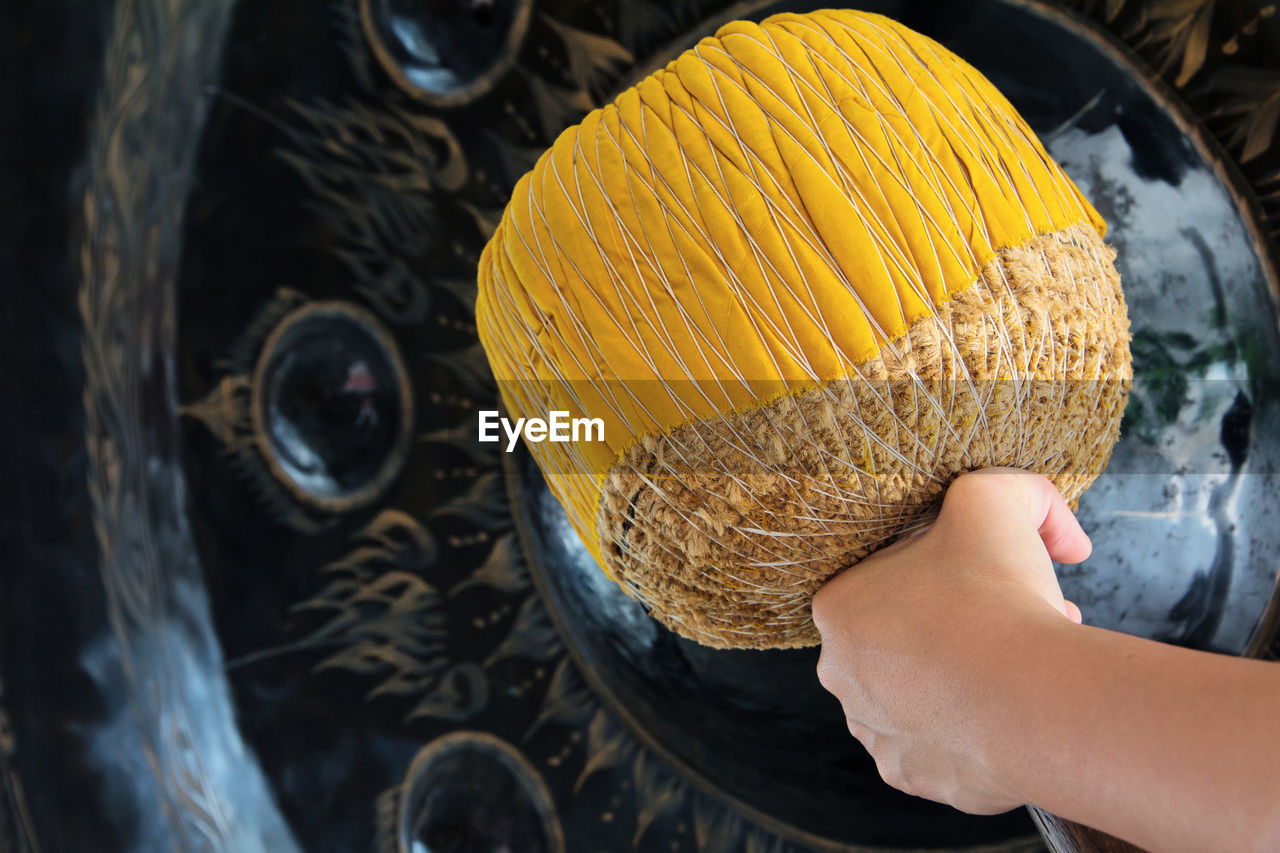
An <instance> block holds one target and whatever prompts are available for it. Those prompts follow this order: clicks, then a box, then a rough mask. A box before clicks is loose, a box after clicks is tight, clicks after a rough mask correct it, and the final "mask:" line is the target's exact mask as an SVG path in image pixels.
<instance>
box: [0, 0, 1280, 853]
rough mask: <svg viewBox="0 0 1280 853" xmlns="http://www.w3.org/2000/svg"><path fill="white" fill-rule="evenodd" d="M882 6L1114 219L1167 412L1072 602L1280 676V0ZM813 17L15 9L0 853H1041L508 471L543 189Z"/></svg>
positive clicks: (0, 160)
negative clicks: (662, 599)
mask: <svg viewBox="0 0 1280 853" xmlns="http://www.w3.org/2000/svg"><path fill="white" fill-rule="evenodd" d="M862 5H863V6H864V7H865V8H868V9H872V10H877V11H883V12H886V13H888V14H891V15H895V16H897V17H899V18H901V19H902V20H903V21H905V22H906V23H907V24H909V25H910V26H913V27H916V28H917V29H920V30H922V31H924V32H926V33H929V34H932V35H934V36H936V37H938V38H939V39H941V40H942V41H943V42H945V43H946V44H948V45H949V46H950V47H952V48H953V49H955V50H956V51H957V52H959V53H960V54H961V55H962V56H964V57H966V58H968V59H969V60H971V61H972V62H974V63H975V64H976V65H977V66H978V67H979V68H981V69H982V70H984V71H985V72H987V73H988V74H989V75H990V76H991V77H992V78H993V80H995V82H996V84H997V85H998V86H1000V87H1001V88H1002V89H1003V90H1004V91H1005V92H1006V93H1007V94H1008V95H1009V96H1010V98H1011V99H1012V100H1013V101H1014V102H1015V104H1016V105H1017V106H1018V107H1019V108H1020V109H1021V110H1022V111H1023V113H1024V115H1025V116H1026V117H1027V118H1028V120H1029V121H1030V122H1031V124H1032V125H1033V126H1034V127H1035V128H1036V129H1037V131H1038V132H1040V133H1041V134H1042V135H1043V137H1044V138H1045V139H1046V141H1047V143H1048V145H1049V147H1050V149H1051V151H1052V152H1053V153H1054V154H1055V156H1057V157H1058V158H1060V159H1061V160H1062V162H1063V163H1064V164H1065V165H1066V167H1067V169H1068V171H1069V172H1070V173H1071V174H1072V175H1073V176H1074V177H1075V179H1076V180H1077V181H1078V182H1079V183H1080V185H1081V187H1082V188H1083V189H1084V190H1085V192H1086V193H1087V194H1089V196H1090V197H1091V198H1092V199H1093V200H1094V202H1095V203H1096V204H1097V206H1098V207H1099V209H1100V210H1101V211H1102V212H1103V214H1104V215H1105V216H1106V217H1107V218H1108V220H1109V221H1110V223H1111V225H1112V234H1111V237H1112V240H1113V241H1114V242H1115V243H1116V244H1117V246H1118V247H1119V249H1120V259H1119V264H1120V267H1121V272H1122V274H1123V276H1124V282H1125V289H1126V296H1127V297H1128V300H1129V305H1130V311H1131V315H1132V319H1133V323H1134V330H1135V333H1136V337H1135V343H1134V356H1135V365H1136V367H1137V369H1138V373H1139V377H1138V385H1137V388H1136V389H1135V392H1134V397H1133V403H1132V404H1131V406H1130V411H1129V415H1128V418H1127V420H1126V423H1125V432H1124V439H1123V441H1122V444H1121V447H1120V448H1119V449H1118V451H1117V453H1116V456H1115V458H1114V460H1113V462H1112V466H1111V468H1110V469H1109V470H1108V472H1107V474H1106V475H1105V476H1104V477H1103V478H1102V479H1101V480H1100V481H1099V483H1098V484H1097V485H1096V486H1095V487H1094V489H1093V490H1092V491H1091V492H1090V493H1089V494H1088V495H1086V496H1085V498H1084V500H1083V501H1082V502H1081V517H1082V519H1083V520H1084V522H1085V525H1086V527H1087V528H1088V529H1089V530H1090V532H1091V533H1092V534H1093V536H1094V541H1095V556H1094V557H1093V558H1092V559H1091V560H1090V561H1089V562H1088V563H1086V564H1084V565H1083V566H1080V567H1073V568H1071V569H1069V570H1064V571H1063V573H1062V582H1063V585H1064V587H1065V588H1066V591H1067V593H1068V595H1070V596H1071V597H1072V598H1074V599H1075V600H1076V601H1078V602H1080V603H1081V605H1082V607H1083V608H1084V611H1085V614H1086V618H1087V619H1089V620H1090V621H1092V622H1094V623H1095V624H1100V625H1106V626H1109V627H1114V628H1118V629H1120V630H1125V631H1132V632H1134V633H1138V634H1143V635H1146V636H1152V637H1156V638H1159V639H1163V640H1166V641H1170V642H1176V643H1183V644H1186V645H1191V646H1195V647H1199V648H1209V649H1214V650H1218V651H1223V652H1228V653H1241V652H1245V653H1249V654H1257V653H1262V652H1264V651H1265V652H1266V653H1267V654H1268V655H1269V656H1271V657H1275V656H1277V652H1278V651H1280V646H1277V645H1276V644H1274V643H1273V644H1271V645H1270V646H1269V647H1267V643H1268V639H1269V637H1270V636H1271V635H1272V634H1273V633H1274V631H1273V629H1274V625H1273V624H1272V622H1273V619H1270V618H1268V617H1266V616H1265V615H1264V614H1265V608H1266V603H1267V601H1268V600H1269V599H1271V600H1272V601H1273V603H1274V599H1272V598H1271V596H1272V591H1273V588H1274V567H1275V563H1276V555H1277V548H1276V545H1277V542H1276V539H1277V536H1278V534H1277V532H1276V531H1277V527H1278V525H1277V524H1276V522H1275V519H1274V514H1275V503H1276V502H1275V499H1274V478H1275V454H1276V452H1277V450H1276V447H1277V442H1276V440H1275V436H1276V435H1277V432H1276V411H1275V408H1276V394H1275V393H1274V369H1275V366H1276V365H1277V364H1278V363H1280V362H1278V361H1277V355H1278V354H1280V353H1278V352H1277V341H1276V328H1277V313H1276V307H1275V300H1274V294H1275V292H1276V291H1275V286H1274V271H1273V262H1274V258H1275V257H1276V255H1275V252H1274V244H1273V243H1270V242H1268V238H1267V235H1266V234H1265V233H1264V232H1268V231H1269V232H1270V233H1271V235H1272V236H1274V234H1275V233H1277V231H1278V230H1280V143H1278V142H1277V125H1278V124H1280V111H1278V110H1276V109H1275V105H1276V104H1277V103H1280V49H1277V47H1278V46H1280V15H1277V14H1276V13H1275V9H1274V4H1272V3H1270V2H1265V0H1185V2H1178V3H1168V2H1165V0H1106V2H1103V0H1063V2H1054V3H1045V4H1041V3H1031V2H1022V0H911V2H908V0H901V2H868V3H866V4H862ZM813 7H814V4H810V5H808V6H806V5H804V4H802V3H790V4H778V3H757V2H737V3H734V2H729V0H670V2H665V0H664V2H658V0H423V2H412V0H326V2H323V3H319V2H314V0H274V1H273V2H271V3H260V2H234V0H104V1H103V2H96V3H84V2H77V0H42V2H40V3H26V4H23V3H13V4H0V45H3V47H4V48H5V49H4V51H3V52H0V63H2V64H3V68H4V73H5V79H6V81H10V85H8V86H5V87H0V121H2V122H3V126H4V127H5V131H6V132H5V133H4V134H2V135H0V190H3V195H2V197H3V198H4V199H5V203H6V214H5V216H4V217H0V364H3V366H4V369H3V370H0V444H3V448H4V449H3V451H0V853H38V852H39V851H63V850H68V851H81V850H93V851H139V853H150V851H153V850H165V851H171V850H177V851H220V852H221V851H227V853H257V851H269V853H290V851H304V850H305V851H308V853H310V851H320V853H347V851H377V853H426V851H430V853H444V851H450V853H459V851H486V853H489V851H496V850H504V849H505V850H511V851H531V853H532V851H548V853H578V851H588V853H625V851H629V850H634V851H644V853H648V852H649V851H658V852H659V853H667V851H669V852H670V853H694V851H697V853H798V851H806V850H864V849H868V845H879V847H878V848H876V849H882V848H884V847H890V848H892V847H902V846H907V847H911V848H914V849H918V848H920V847H925V848H937V849H957V848H969V849H972V848H973V847H974V846H975V845H980V848H979V849H982V850H998V851H1003V853H1011V851H1022V850H1032V849H1038V841H1037V839H1036V837H1035V836H1034V834H1033V832H1032V828H1031V825H1030V822H1029V821H1028V820H1027V819H1026V817H1025V816H1024V815H1023V814H1021V813H1013V814H1010V815H1006V816H1001V817H996V818H970V817H965V816H962V815H959V814H957V813H954V812H952V811H950V810H948V809H945V808H941V807H936V806H931V805H929V804H927V803H924V802H922V801H918V800H913V799H911V798H907V797H904V796H901V795H898V794H895V793H893V792H892V791H890V790H889V789H887V788H886V787H885V786H883V785H882V784H880V783H879V782H878V781H877V780H876V778H875V775H874V772H873V768H872V767H871V765H870V762H869V761H868V760H867V758H866V756H865V755H863V754H862V753H861V752H860V751H859V750H858V749H857V747H856V744H855V743H854V742H853V741H852V740H851V739H850V738H849V737H848V735H847V733H846V732H845V731H844V730H843V727H842V726H841V725H840V722H839V719H840V718H839V710H838V708H837V706H836V704H835V703H834V701H833V700H832V699H830V698H829V697H828V696H826V695H825V694H824V693H823V692H822V691H821V690H819V688H818V686H817V684H816V681H815V679H814V677H813V662H814V654H813V652H811V651H810V652H790V653H728V652H715V651H711V650H707V649H704V648H701V647H698V646H695V645H692V644H690V643H687V642H685V641H682V640H679V639H677V638H676V637H674V636H672V635H670V634H669V633H667V632H665V631H664V630H662V629H661V628H659V627H658V626H657V625H656V624H655V623H653V622H652V621H650V620H649V619H648V618H647V617H646V616H645V615H644V614H643V613H642V612H641V611H639V610H638V609H637V607H636V605H635V604H634V602H632V601H631V600H630V599H627V598H625V597H623V596H621V595H620V593H618V591H617V590H616V589H615V588H614V587H612V586H611V585H610V584H609V582H607V581H606V580H605V579H604V577H603V576H602V574H601V573H600V572H599V571H598V570H596V569H595V567H593V566H591V565H589V563H588V562H587V561H586V559H585V555H584V553H583V551H582V549H581V545H580V543H578V542H577V541H576V540H575V539H574V538H573V535H572V534H571V533H570V532H569V531H568V529H567V527H566V526H565V525H564V523H563V515H562V513H561V511H560V509H559V507H558V506H557V505H556V503H555V502H554V500H552V499H551V498H550V496H549V495H548V494H547V492H546V490H545V488H544V487H543V485H542V483H541V481H540V478H539V475H538V472H537V470H536V468H535V467H533V465H532V464H531V462H530V460H529V459H528V457H527V456H526V455H524V454H522V453H521V454H514V455H510V456H509V455H507V454H504V453H502V452H501V451H500V450H495V449H494V445H490V444H484V445H482V444H479V443H478V442H477V441H476V418H477V412H478V411H479V410H483V409H494V408H496V407H497V395H496V391H495V388H494V384H493V381H492V377H491V375H490V373H489V371H488V368H487V365H486V362H485V359H484V356H483V353H482V352H481V351H480V348H479V345H478V341H477V338H476V329H475V323H474V313H473V311H474V301H475V281H474V273H475V269H476V264H477V262H478V257H479V253H480V251H481V249H482V248H483V246H484V244H485V241H486V240H487V239H488V236H489V235H490V234H491V233H492V230H493V228H494V225H495V224H496V222H497V219H498V217H499V216H500V214H501V211H502V208H503V205H504V204H505V203H506V201H507V198H508V196H509V194H510V190H511V187H512V186H513V185H514V183H515V182H516V180H517V179H518V178H519V177H520V175H522V174H523V173H524V172H525V171H526V170H527V169H528V168H529V167H530V166H531V165H532V163H533V161H534V159H535V158H536V157H537V156H538V155H539V154H541V153H542V151H544V150H545V149H546V147H547V146H549V145H550V144H551V143H552V142H553V141H554V139H555V138H556V136H557V135H558V134H559V133H560V132H561V131H562V130H563V128H564V127H566V126H568V125H570V124H572V123H574V122H577V121H578V120H580V119H581V117H582V115H583V114H584V113H585V112H586V111H587V110H589V109H591V108H592V107H594V106H596V105H599V104H601V103H604V102H606V101H607V100H609V99H610V98H611V97H612V96H613V95H614V94H615V93H616V92H618V91H619V90H620V89H621V88H622V87H625V86H626V85H628V84H629V83H630V82H632V81H634V80H635V79H636V78H637V77H638V76H640V75H643V74H645V73H647V72H649V71H650V70H652V69H653V68H655V67H658V66H659V65H661V64H662V63H664V62H666V61H668V59H670V58H671V57H672V56H674V55H676V53H678V52H679V51H680V50H682V49H684V48H686V47H688V46H689V45H690V44H692V43H693V42H694V41H695V40H696V39H697V38H699V37H701V36H702V35H705V34H706V33H708V32H710V31H712V30H714V28H715V27H716V26H717V25H718V24H719V23H721V22H724V21H727V20H730V19H733V18H738V17H751V18H759V17H763V16H764V15H767V14H769V13H770V12H772V11H776V10H780V9H783V8H785V9H791V10H800V9H804V8H813ZM1086 20H1087V21H1089V23H1084V21H1086ZM1125 51H1133V53H1131V54H1130V53H1125ZM1126 56H1127V57H1129V58H1126ZM1175 90H1176V91H1175ZM1182 103H1186V104H1189V105H1190V109H1191V111H1190V112H1186V113H1185V116H1186V118H1185V119H1184V118H1183V116H1184V107H1182V106H1179V104H1182ZM1215 140H1216V141H1215ZM1268 217H1269V218H1268ZM1264 244H1265V246H1264ZM1268 246H1269V247H1270V248H1267V247H1268ZM1264 647H1267V648H1264ZM1171 748H1176V745H1171Z"/></svg>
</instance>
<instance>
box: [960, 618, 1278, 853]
mask: <svg viewBox="0 0 1280 853" xmlns="http://www.w3.org/2000/svg"><path fill="white" fill-rule="evenodd" d="M1009 654H1010V657H1011V658H1015V657H1016V658H1017V661H1014V660H1011V661H1009V669H1007V670H1006V671H1005V674H1004V675H1003V676H1002V677H999V682H998V686H997V684H996V683H995V682H993V686H992V687H991V701H990V702H989V703H988V704H987V707H988V709H989V711H990V715H989V719H988V727H987V729H986V730H987V732H988V734H987V737H988V738H989V739H990V743H989V747H988V750H989V752H990V754H991V756H992V760H993V761H995V762H997V764H998V766H1000V767H1001V768H1002V770H1001V772H1002V773H1003V774H1004V775H1005V776H1006V777H1007V778H1008V779H1009V780H1010V781H1011V783H1012V784H1013V786H1014V787H1015V789H1016V790H1017V792H1018V793H1019V794H1020V795H1021V796H1022V798H1023V799H1025V800H1026V801H1027V802H1029V803H1031V804H1034V805H1037V806H1040V807H1041V808H1044V809H1046V810H1048V811H1051V812H1054V813H1055V814H1059V815H1061V816H1062V817H1065V818H1068V819H1071V820H1076V821H1078V822H1081V823H1085V824H1088V825H1091V826H1094V827H1096V828H1098V829H1102V830H1104V831H1107V832H1110V833H1112V834H1114V835H1117V836H1120V837H1122V838H1126V839H1128V840H1131V841H1133V842H1134V843H1136V844H1139V845H1142V846H1144V847H1147V848H1150V849H1153V850H1160V851H1164V850H1180V849H1185V850H1206V849H1268V850H1273V849H1280V667H1277V666H1275V665H1272V664H1266V663H1261V662H1258V661H1248V660H1241V659H1235V658H1227V657H1223V656H1219V655H1210V654H1206V653H1202V652H1193V651H1189V650H1186V649H1179V648H1175V647H1172V646H1168V645H1163V644H1159V643H1153V642H1150V641H1146V640H1140V639H1137V638H1134V637H1129V636H1126V635H1122V634H1116V633H1113V632H1109V631H1103V630H1100V629H1096V628H1082V627H1079V626H1076V625H1072V624H1069V623H1062V624H1058V625H1052V626H1046V628H1045V630H1044V631H1043V632H1040V633H1039V634H1038V635H1037V638H1036V639H1034V640H1029V641H1027V642H1026V643H1024V644H1022V645H1021V646H1020V647H1019V646H1011V648H1010V653H1009ZM993 675H996V674H994V673H993Z"/></svg>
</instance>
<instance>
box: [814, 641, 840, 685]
mask: <svg viewBox="0 0 1280 853" xmlns="http://www.w3.org/2000/svg"><path fill="white" fill-rule="evenodd" d="M838 681H839V671H838V667H837V666H836V663H835V661H834V660H833V659H832V657H831V655H830V654H828V653H827V652H826V650H825V649H824V650H823V651H822V653H821V654H819V655H818V683H819V684H821V685H822V686H823V687H824V688H826V689H827V691H828V692H830V693H835V692H836V685H837V682H838Z"/></svg>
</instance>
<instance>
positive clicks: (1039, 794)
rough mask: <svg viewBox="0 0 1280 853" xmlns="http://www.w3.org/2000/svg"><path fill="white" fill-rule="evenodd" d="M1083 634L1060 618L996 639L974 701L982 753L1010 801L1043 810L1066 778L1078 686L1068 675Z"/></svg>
mask: <svg viewBox="0 0 1280 853" xmlns="http://www.w3.org/2000/svg"><path fill="white" fill-rule="evenodd" d="M1086 630H1088V629H1085V628H1082V627H1081V626H1080V625H1077V624H1075V623H1073V622H1071V621H1069V620H1067V619H1065V618H1063V617H1061V616H1059V615H1058V614H1056V613H1046V614H1043V615H1037V618H1034V619H1029V620H1027V621H1025V622H1022V623H1019V624H1016V625H1009V627H1008V628H1007V629H1006V630H1002V631H999V632H993V636H992V637H991V638H990V643H991V648H992V649H993V651H992V652H991V654H990V657H989V665H988V666H986V667H984V673H983V675H984V677H983V679H982V681H981V684H982V686H981V693H980V694H979V696H978V697H977V698H978V701H977V703H976V704H977V712H976V713H977V717H978V721H979V723H978V726H977V730H978V737H979V741H980V742H979V744H978V749H979V752H980V754H981V755H982V756H983V759H984V761H985V763H986V764H987V766H988V768H989V772H990V774H991V778H992V781H993V784H994V785H995V786H997V789H998V790H999V792H1000V793H1001V795H1003V796H1004V797H1005V798H1006V799H1007V800H1008V801H1010V802H1020V803H1026V804H1029V805H1043V803H1044V801H1045V800H1046V799H1051V798H1052V794H1051V792H1052V790H1053V786H1054V783H1055V778H1056V777H1057V775H1058V774H1059V773H1062V772H1068V770H1067V768H1066V766H1065V765H1064V763H1063V759H1064V757H1065V756H1064V751H1069V750H1070V738H1069V731H1068V730H1069V729H1070V727H1071V711H1070V705H1071V701H1072V697H1073V696H1074V695H1077V694H1078V692H1079V686H1078V685H1077V684H1075V683H1073V682H1075V680H1076V679H1075V678H1073V677H1072V676H1071V675H1070V673H1071V672H1072V671H1073V667H1072V660H1073V658H1075V657H1076V655H1077V653H1078V650H1077V648H1076V641H1077V640H1078V639H1079V638H1080V636H1081V632H1083V631H1086Z"/></svg>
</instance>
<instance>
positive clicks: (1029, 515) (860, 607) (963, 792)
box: [813, 468, 1092, 814]
mask: <svg viewBox="0 0 1280 853" xmlns="http://www.w3.org/2000/svg"><path fill="white" fill-rule="evenodd" d="M1091 547H1092V546H1091V543H1090V542H1089V538H1088V536H1086V535H1085V533H1084V531H1083V530H1082V529H1081V528H1080V525H1079V523H1078V522H1077V521H1076V519H1075V516H1074V515H1072V513H1071V510H1070V509H1069V508H1068V507H1067V505H1066V503H1065V502H1064V501H1063V499H1062V496H1061V495H1059V494H1058V491H1057V489H1055V488H1054V486H1053V484H1052V483H1050V482H1049V481H1048V480H1047V479H1045V478H1044V477H1042V476H1040V475H1038V474H1032V473H1029V472H1026V471H1018V470H1015V469H1011V468H989V469H986V470H984V471H980V472H976V473H972V474H966V475H964V476H962V477H960V478H959V479H957V480H956V481H955V482H954V483H953V484H952V485H951V487H950V489H949V490H948V491H947V494H946V497H945V499H944V501H943V505H942V510H941V512H940V514H939V516H938V520H937V522H936V523H935V524H934V525H933V526H932V527H930V528H929V529H928V530H926V531H925V532H924V533H921V534H919V535H916V536H914V537H912V538H910V539H907V540H904V541H901V542H898V543H896V544H894V545H892V546H890V547H888V548H885V549H884V550H882V551H879V552H877V553H876V554H873V555H872V556H870V557H868V558H867V559H865V560H863V561H862V562H860V563H858V564H857V565H856V566H854V567H853V568H851V569H849V570H847V571H845V572H843V573H841V574H840V575H838V576H837V577H836V578H834V579H833V580H831V581H830V582H828V583H827V585H826V586H824V587H823V588H822V589H821V590H819V591H818V594H817V595H816V596H815V598H814V601H813V619H814V623H815V624H816V625H817V628H818V631H819V633H820V634H821V636H822V655H821V658H820V659H819V662H818V678H819V680H820V681H821V682H822V684H823V686H824V687H826V688H827V689H828V690H829V691H831V692H832V693H833V694H835V696H836V698H838V699H839V700H840V703H841V705H842V706H843V707H844V711H845V716H846V718H847V720H848V724H849V731H850V732H851V733H852V734H853V736H854V737H856V738H857V739H858V740H859V741H861V742H862V744H863V746H865V747H866V748H867V750H868V751H869V752H870V753H871V756H872V757H873V758H874V759H875V761H876V766H877V768H878V769H879V771H880V775H881V776H882V777H883V778H884V780H885V781H886V782H888V783H889V784H890V785H892V786H893V787H895V788H898V789H900V790H902V791H905V792H907V793H909V794H915V795H917V796H921V797H926V798H928V799H931V800H936V801H938V802H944V803H948V804H950V805H952V806H954V807H956V808H958V809H960V810H962V811H966V812H971V813H975V814H995V813H997V812H1002V811H1007V810H1009V809H1011V808H1014V807H1016V806H1019V805H1022V804H1023V802H1024V801H1025V798H1024V797H1023V796H1021V795H1020V794H1019V791H1018V787H1017V784H1016V782H1015V781H1013V780H1014V779H1015V778H1016V777H1017V775H1018V774H1017V773H1016V772H1015V769H1016V768H1015V767H1014V766H1013V765H1015V764H1016V763H1017V762H1018V761H1020V760H1027V757H1026V756H1017V755H1011V754H1009V750H1008V749H1002V743H1001V733H1002V732H1003V731H1005V730H1007V728H1008V725H1009V723H1010V721H1008V720H1002V719H1001V709H1002V708H1006V707H1016V704H1010V703H1001V702H998V701H995V699H996V697H998V696H1000V695H1001V694H1003V693H1007V692H1008V691H1011V690H1017V689H1018V684H1017V680H1018V674H1019V673H1022V672H1026V671H1027V669H1026V668H1027V667H1036V666H1045V665H1047V664H1046V662H1045V661H1044V660H1043V659H1042V658H1044V657H1047V655H1045V654H1044V650H1045V649H1047V648H1052V643H1051V642H1041V641H1042V640H1044V641H1047V640H1050V639H1051V637H1052V635H1053V633H1054V632H1056V631H1061V630H1063V629H1070V628H1071V624H1072V623H1073V622H1074V623H1079V622H1080V611H1079V610H1078V609H1077V608H1076V607H1075V605H1073V604H1071V603H1070V602H1067V601H1064V600H1063V597H1062V591H1061V589H1060V588H1059V586H1058V581H1057V578H1056V577H1055V576H1054V573H1053V565H1052V562H1051V560H1057V561H1059V562H1064V563H1076V562H1080V561H1081V560H1084V559H1085V558H1086V557H1088V556H1089V552H1090V549H1091ZM1032 758H1033V757H1032Z"/></svg>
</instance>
